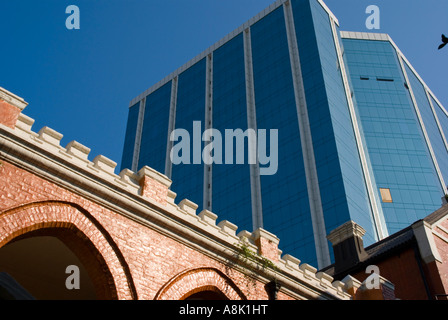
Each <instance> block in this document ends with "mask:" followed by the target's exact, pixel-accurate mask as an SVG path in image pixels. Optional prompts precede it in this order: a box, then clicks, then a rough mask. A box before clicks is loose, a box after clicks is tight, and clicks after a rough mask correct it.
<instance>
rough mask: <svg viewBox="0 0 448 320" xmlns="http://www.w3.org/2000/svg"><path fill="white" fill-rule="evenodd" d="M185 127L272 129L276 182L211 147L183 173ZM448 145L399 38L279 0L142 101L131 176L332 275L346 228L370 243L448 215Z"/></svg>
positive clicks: (130, 142) (133, 107) (434, 104)
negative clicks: (337, 239)
mask: <svg viewBox="0 0 448 320" xmlns="http://www.w3.org/2000/svg"><path fill="white" fill-rule="evenodd" d="M195 124H196V125H195ZM197 124H200V126H199V127H198V125H197ZM176 129H179V130H184V131H185V132H188V133H189V134H190V136H191V137H195V136H196V137H197V136H198V134H199V137H201V136H202V133H203V131H205V130H207V129H215V130H216V131H217V132H220V133H222V135H223V136H224V132H225V131H226V130H229V129H231V130H232V129H233V130H237V129H240V130H241V131H242V132H245V133H247V132H248V131H249V130H255V131H256V130H260V129H262V130H266V132H267V133H268V137H267V139H266V145H267V150H266V151H267V152H266V155H272V154H273V153H274V152H276V154H277V155H278V163H277V167H276V171H275V174H262V173H261V172H262V169H263V168H264V164H263V163H261V161H260V162H257V163H251V162H250V161H248V155H247V154H246V155H245V158H244V161H240V162H239V163H238V162H237V161H236V156H235V153H236V151H237V150H236V149H235V146H234V148H233V150H232V151H231V150H229V149H224V147H223V148H222V152H223V153H224V152H230V151H231V152H233V153H232V154H233V155H234V160H235V161H233V164H229V163H224V162H223V163H222V164H220V163H212V164H207V163H205V162H204V161H203V159H200V157H201V154H202V150H205V149H204V148H205V147H206V145H207V143H206V142H205V141H203V140H202V139H201V138H199V142H198V141H196V143H195V142H194V141H191V144H190V147H191V149H190V152H189V154H190V155H191V157H190V158H191V161H190V163H181V164H174V163H172V161H171V157H170V152H171V150H172V149H173V147H174V145H175V144H176V143H178V142H177V140H174V141H173V139H172V137H170V136H171V133H172V132H173V130H176ZM273 130H276V132H277V136H276V139H277V140H276V142H278V144H276V145H275V147H277V148H272V145H270V143H269V141H270V139H269V138H272V136H269V133H271V134H272V132H273ZM447 134H448V113H447V112H446V111H445V109H444V108H443V106H442V105H441V104H440V102H439V101H438V100H437V98H436V97H435V96H434V94H433V93H432V92H431V91H430V90H429V88H428V87H427V86H426V84H425V83H424V82H423V81H422V79H421V78H420V77H419V75H418V74H417V73H416V72H415V70H414V69H413V68H412V66H411V65H410V64H409V62H408V61H407V60H406V58H405V57H404V56H403V54H402V53H401V52H400V50H399V49H398V48H397V47H396V45H395V44H394V43H393V41H392V40H391V39H390V38H389V37H388V36H387V35H384V34H369V33H352V32H343V31H340V30H339V25H338V21H337V19H336V17H335V16H334V15H333V14H332V13H331V12H330V10H329V9H328V8H327V7H326V5H325V4H324V3H323V2H322V1H320V0H278V1H276V2H275V3H273V4H272V5H271V6H270V7H269V8H267V9H265V10H264V11H263V12H261V13H260V14H258V15H257V16H256V17H254V18H252V19H251V20H249V21H248V22H247V23H245V24H244V25H242V26H241V27H240V28H238V29H237V30H235V31H233V32H232V33H230V34H229V35H227V36H226V37H225V38H224V39H222V40H220V41H219V42H217V43H216V44H215V45H213V46H212V47H210V48H208V49H207V50H205V51H204V52H203V53H201V54H200V55H198V56H197V57H195V58H194V59H192V60H191V61H189V62H188V63H186V64H185V65H184V66H182V67H181V68H179V69H178V70H176V71H174V72H173V73H171V74H170V75H168V76H167V77H166V78H165V79H163V80H161V81H160V82H159V83H157V84H155V85H154V86H153V87H151V88H149V89H148V90H147V91H145V92H144V93H142V94H141V95H139V96H138V97H136V98H135V99H133V100H132V101H131V103H130V108H129V117H128V123H127V131H126V137H125V145H124V150H123V159H122V168H123V169H124V168H130V169H132V170H134V171H137V170H138V169H139V168H141V167H142V166H145V165H148V166H150V167H153V168H154V169H156V170H158V171H160V172H162V173H164V174H166V175H167V176H168V177H169V178H171V179H172V180H173V184H172V187H171V188H172V190H173V191H174V192H175V193H177V198H178V199H179V200H182V199H184V198H187V199H189V200H191V201H193V202H195V203H196V204H198V206H199V210H201V209H208V210H210V211H213V212H214V213H216V214H217V215H218V216H219V219H221V220H223V219H225V220H229V221H231V222H233V223H235V224H236V225H238V227H239V228H240V230H249V231H252V230H253V229H256V228H259V227H262V228H264V229H266V230H268V231H270V232H272V233H274V234H275V235H277V236H278V237H279V238H280V249H281V250H283V252H286V253H289V254H292V255H294V256H296V257H298V258H299V259H301V260H302V261H303V262H307V263H310V264H312V265H316V266H318V267H319V268H323V267H325V266H327V265H329V264H330V263H331V262H332V249H331V244H330V243H329V242H328V240H327V239H326V236H327V235H328V234H329V233H330V232H331V231H332V230H333V229H335V228H337V227H338V226H340V225H341V224H343V223H345V222H346V221H348V220H353V221H355V222H356V223H358V224H360V225H361V226H362V227H363V228H364V229H365V230H366V235H365V238H364V242H365V244H367V245H368V244H371V243H374V242H376V241H378V240H380V239H383V238H385V237H386V236H388V235H389V234H391V233H394V232H396V231H398V230H400V229H401V228H403V227H405V226H407V225H409V224H410V223H412V222H414V221H415V220H418V219H420V218H423V217H424V216H426V215H428V214H429V213H431V212H433V211H434V210H436V209H437V208H439V207H440V206H441V204H442V197H443V196H444V195H445V194H446V184H445V182H444V180H447V179H448V165H447V164H448V163H447V162H448V143H447V139H446V137H447V136H446V135H447ZM245 142H246V149H245V150H246V152H247V151H248V150H247V149H248V148H247V144H248V139H246V140H245ZM223 145H224V144H223ZM215 155H216V150H215ZM198 157H199V158H198Z"/></svg>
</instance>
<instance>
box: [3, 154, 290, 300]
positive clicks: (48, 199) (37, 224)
mask: <svg viewBox="0 0 448 320" xmlns="http://www.w3.org/2000/svg"><path fill="white" fill-rule="evenodd" d="M48 227H57V228H69V229H72V230H77V232H79V233H80V234H82V235H83V236H85V238H86V239H88V240H89V241H90V242H91V243H92V244H93V245H94V247H95V248H96V250H97V252H98V253H99V254H100V255H101V257H102V259H104V261H105V263H106V264H107V266H108V268H109V271H110V273H111V275H112V277H113V280H114V284H113V285H114V286H115V288H116V291H117V296H118V298H119V299H132V298H138V299H154V298H155V297H156V296H157V297H158V298H182V297H185V295H186V294H189V293H194V292H196V291H198V290H199V291H200V290H201V289H198V288H207V286H209V288H211V287H213V288H216V289H218V290H220V291H222V292H223V293H224V294H226V295H227V296H228V297H229V298H238V297H239V298H247V299H267V298H268V296H267V293H266V290H265V289H264V285H263V284H262V283H259V282H252V281H250V283H249V281H248V279H247V277H245V276H244V275H243V274H241V273H240V272H238V271H236V270H231V272H229V270H228V268H226V266H225V265H224V264H223V263H220V262H218V261H217V260H214V259H212V258H210V257H209V256H206V255H205V254H202V253H200V252H198V251H196V250H194V249H192V248H190V247H188V246H186V245H184V244H182V243H179V242H178V241H176V240H174V239H172V238H170V237H168V236H165V235H162V234H160V233H159V232H156V231H155V230H152V229H150V228H148V227H146V226H143V225H141V224H139V223H137V222H135V221H133V220H130V219H128V218H126V217H125V216H122V215H120V214H117V213H114V212H113V211H111V210H109V209H108V208H105V207H103V206H101V205H99V204H97V203H95V202H93V201H90V200H88V199H85V198H83V197H82V196H80V195H78V194H75V193H73V192H71V191H69V190H66V189H64V188H61V187H59V186H57V185H56V184H54V183H52V182H49V181H46V180H44V179H42V178H40V177H37V176H36V175H34V174H32V173H29V172H27V171H25V170H22V169H19V168H17V167H15V166H14V165H12V164H10V163H7V162H5V161H3V162H2V163H1V165H0V247H1V246H3V245H5V244H6V243H7V242H8V241H10V240H12V239H13V238H15V237H17V236H19V235H21V234H25V233H27V232H30V231H33V230H39V229H42V230H44V228H48ZM176 279H177V280H179V281H181V282H179V283H178V284H176ZM179 284H182V285H179ZM175 287H176V290H173V288H175ZM168 289H169V290H168ZM279 298H280V299H287V298H288V297H287V296H286V295H284V294H282V293H280V294H279Z"/></svg>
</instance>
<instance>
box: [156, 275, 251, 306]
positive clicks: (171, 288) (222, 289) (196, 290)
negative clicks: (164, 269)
mask: <svg viewBox="0 0 448 320" xmlns="http://www.w3.org/2000/svg"><path fill="white" fill-rule="evenodd" d="M199 299H200V300H246V296H245V295H244V293H243V292H242V291H241V290H240V289H239V288H238V287H237V286H236V285H235V283H234V282H233V281H232V280H231V279H230V278H229V277H228V276H227V275H225V274H224V273H223V272H221V271H220V270H218V269H215V268H198V269H190V270H186V271H184V272H182V273H180V274H178V275H177V276H175V277H174V278H172V279H171V280H170V281H169V282H168V283H167V284H165V285H164V286H163V288H162V289H160V290H159V292H158V293H157V295H156V297H155V300H199Z"/></svg>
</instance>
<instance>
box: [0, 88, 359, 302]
mask: <svg viewBox="0 0 448 320" xmlns="http://www.w3.org/2000/svg"><path fill="white" fill-rule="evenodd" d="M26 106H27V103H26V102H25V101H24V100H23V99H21V98H19V97H17V96H15V95H14V94H12V93H10V92H8V91H7V90H5V89H1V88H0V296H3V297H6V298H22V299H28V298H36V299H126V300H132V299H139V300H153V299H156V300H163V299H174V300H179V299H215V300H216V299H230V300H245V299H251V300H253V299H256V300H266V299H284V300H288V299H289V300H298V299H326V300H328V299H329V300H338V299H340V300H349V299H351V298H352V296H351V295H350V294H349V293H348V291H347V290H346V285H345V283H344V282H342V281H334V280H333V278H332V277H331V276H329V275H328V274H326V273H323V272H317V270H316V268H314V267H313V266H311V265H308V264H305V263H300V260H299V259H297V258H295V257H292V256H290V255H288V254H284V255H282V252H281V251H280V250H279V249H278V244H279V241H280V240H279V239H278V238H277V237H276V236H275V235H273V234H271V233H269V232H267V231H266V230H263V229H258V230H256V231H254V232H247V231H244V230H243V231H239V232H238V233H237V232H236V231H237V229H238V227H237V226H236V225H234V224H232V223H231V222H229V221H225V220H224V221H218V216H217V215H216V214H215V213H213V212H209V211H206V210H205V211H202V212H196V209H197V205H196V204H194V203H192V202H191V201H189V200H187V199H181V201H180V202H178V203H177V202H176V201H175V200H176V194H175V192H174V191H173V190H171V189H170V186H171V181H170V180H169V179H168V178H167V177H166V176H164V175H162V174H160V173H158V172H156V171H154V170H153V169H151V168H149V167H144V168H141V169H140V170H139V171H138V172H133V171H130V170H127V169H125V170H123V171H121V172H120V173H119V174H116V173H115V167H116V163H115V162H114V161H112V160H110V159H108V158H106V157H104V156H102V155H98V156H96V157H94V159H93V160H90V159H89V155H90V149H89V148H87V147H86V146H83V145H81V144H80V143H78V142H76V141H72V142H70V143H68V144H67V145H66V146H65V147H63V146H61V145H60V141H61V138H62V135H61V134H60V133H58V132H56V131H54V130H52V129H51V128H48V127H44V128H42V129H40V130H39V131H38V132H34V131H32V130H31V128H32V126H33V123H34V120H33V119H31V118H29V117H27V116H26V115H24V114H23V113H22V111H23V109H24V108H25V107H26ZM73 266H74V267H75V268H77V270H78V272H77V273H76V275H77V278H76V279H77V281H78V282H79V284H80V286H79V289H78V287H70V286H68V285H67V281H69V282H70V281H72V280H73V279H74V278H72V277H73V276H75V273H74V271H73V273H71V271H70V270H73ZM70 279H71V280H70ZM69 287H70V289H69Z"/></svg>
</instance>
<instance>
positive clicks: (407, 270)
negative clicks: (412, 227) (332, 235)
mask: <svg viewBox="0 0 448 320" xmlns="http://www.w3.org/2000/svg"><path fill="white" fill-rule="evenodd" d="M376 266H378V268H379V271H380V276H382V277H384V278H386V279H388V280H390V281H391V282H392V283H393V284H394V285H395V297H396V298H398V299H402V300H426V299H427V298H428V296H427V294H426V291H425V286H424V282H423V279H422V277H421V275H420V272H419V267H418V264H417V261H416V260H415V256H414V250H413V249H412V248H409V249H406V250H404V251H402V252H400V253H397V254H394V255H393V256H391V257H389V258H388V259H387V260H385V261H382V262H379V263H377V264H376ZM368 276H369V274H366V273H364V272H359V273H357V274H354V275H353V277H355V278H356V279H358V280H359V281H361V282H363V281H364V280H365V279H366V278H367V277H368Z"/></svg>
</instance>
